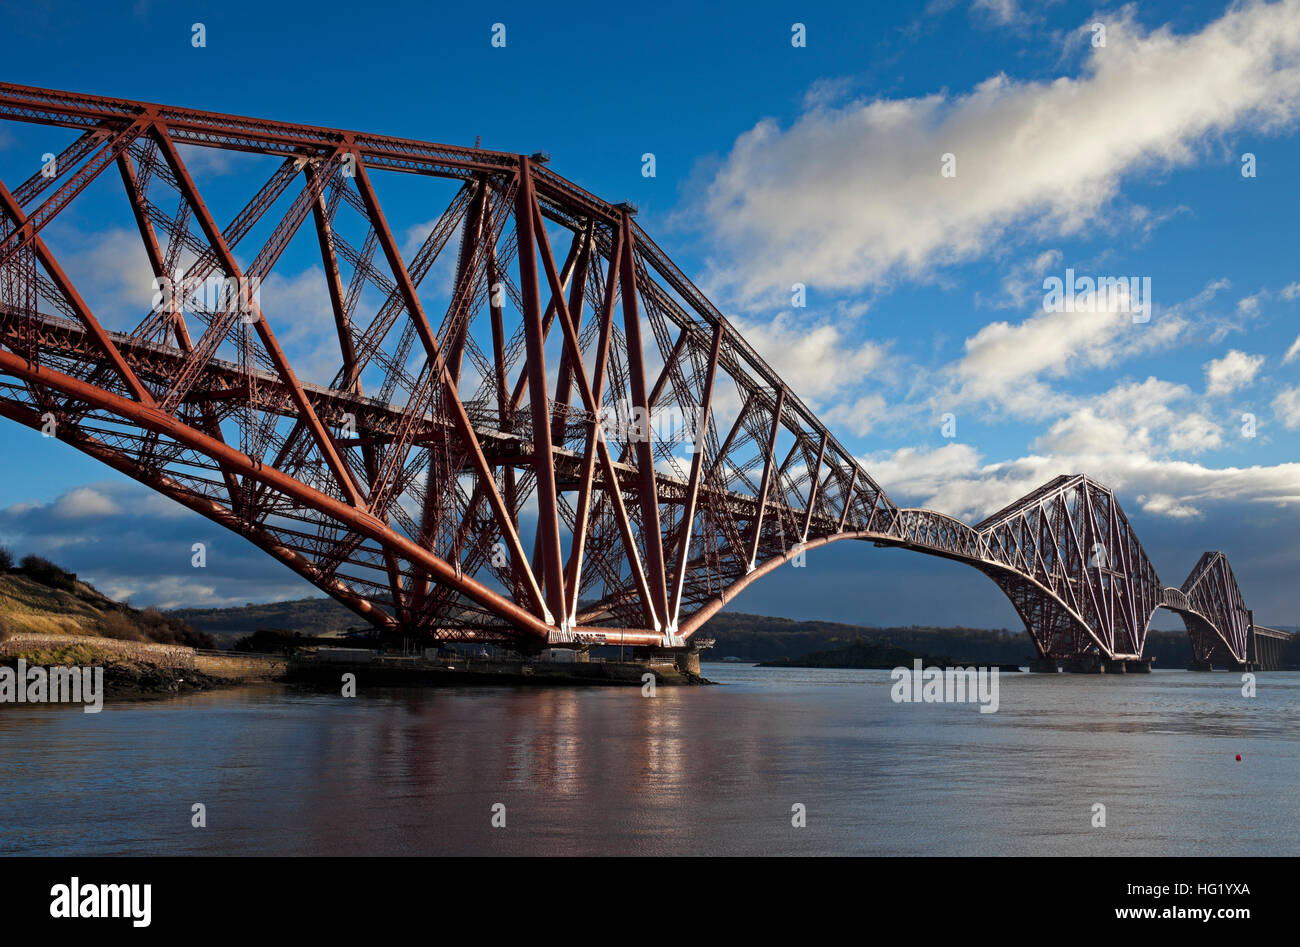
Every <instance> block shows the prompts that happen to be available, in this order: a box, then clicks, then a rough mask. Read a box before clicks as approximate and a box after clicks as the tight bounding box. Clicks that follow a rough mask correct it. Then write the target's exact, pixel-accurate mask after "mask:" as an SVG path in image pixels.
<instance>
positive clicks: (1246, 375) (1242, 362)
mask: <svg viewBox="0 0 1300 947" xmlns="http://www.w3.org/2000/svg"><path fill="white" fill-rule="evenodd" d="M1263 364H1264V356H1262V355H1247V354H1246V353H1245V352H1241V351H1239V350H1237V349H1232V350H1231V351H1229V352H1228V354H1227V355H1225V356H1223V358H1216V359H1214V360H1212V361H1209V362H1206V363H1205V393H1206V394H1207V395H1211V396H1213V395H1228V394H1232V392H1234V391H1238V390H1240V389H1242V388H1246V387H1248V386H1249V385H1251V384H1252V383H1253V382H1254V381H1255V376H1256V375H1257V374H1259V369H1260V367H1261V366H1262V365H1263Z"/></svg>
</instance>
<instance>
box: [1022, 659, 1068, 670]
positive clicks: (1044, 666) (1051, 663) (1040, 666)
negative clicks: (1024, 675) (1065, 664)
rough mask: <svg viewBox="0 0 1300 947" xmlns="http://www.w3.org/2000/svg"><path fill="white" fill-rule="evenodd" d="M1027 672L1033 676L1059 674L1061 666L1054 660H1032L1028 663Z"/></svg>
mask: <svg viewBox="0 0 1300 947" xmlns="http://www.w3.org/2000/svg"><path fill="white" fill-rule="evenodd" d="M1029 670H1030V671H1031V672H1032V673H1034V674H1059V673H1060V671H1061V664H1060V662H1059V661H1057V659H1056V658H1034V659H1033V660H1031V661H1030V662H1029Z"/></svg>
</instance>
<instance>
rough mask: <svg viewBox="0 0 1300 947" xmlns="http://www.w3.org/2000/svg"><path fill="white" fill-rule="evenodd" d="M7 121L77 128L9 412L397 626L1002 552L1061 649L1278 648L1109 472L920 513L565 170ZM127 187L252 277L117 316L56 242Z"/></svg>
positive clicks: (209, 271)
mask: <svg viewBox="0 0 1300 947" xmlns="http://www.w3.org/2000/svg"><path fill="white" fill-rule="evenodd" d="M0 117H3V118H5V119H9V120H14V121H18V122H26V123H34V124H37V125H40V126H45V127H46V129H47V130H50V129H52V130H55V131H58V132H59V133H60V134H62V135H63V136H64V137H65V140H66V144H65V147H63V148H62V151H61V152H59V153H58V154H53V153H51V154H49V155H47V156H46V159H45V160H44V161H43V163H42V164H41V166H40V167H39V168H36V169H34V170H33V172H32V174H31V176H30V177H28V178H27V179H26V180H24V181H22V182H21V183H20V184H18V185H17V186H15V187H13V188H12V190H11V189H10V188H9V187H8V186H7V185H5V184H0V415H3V416H4V417H7V418H9V419H11V420H14V421H17V422H19V423H21V424H25V425H28V426H31V427H34V428H38V429H41V430H43V431H45V432H46V433H50V434H52V435H53V436H55V437H58V438H59V439H60V440H62V441H64V442H66V443H68V444H70V445H72V446H73V447H75V448H77V449H79V450H81V451H83V452H85V453H86V454H88V455H90V456H91V457H94V458H96V459H97V460H100V461H102V462H103V463H105V464H107V465H109V466H110V467H113V468H114V469H116V470H118V471H120V472H122V473H124V474H126V475H127V476H129V477H132V478H134V479H136V480H138V481H140V482H141V483H144V484H146V485H147V486H149V487H151V488H152V489H154V490H156V491H158V492H160V493H162V494H164V495H165V496H168V497H170V498H171V499H173V500H175V501H176V502H178V503H181V504H183V505H185V506H186V507H188V508H190V509H192V510H195V511H197V512H199V513H201V514H202V515H204V516H206V517H208V518H209V519H211V520H213V521H214V522H216V523H218V524H220V525H222V526H224V527H226V528H227V529H230V530H232V531H234V532H237V533H239V534H240V535H242V536H244V537H246V538H247V539H248V540H249V541H251V542H253V543H255V544H256V545H257V546H259V547H260V548H262V549H263V550H265V551H266V552H267V553H268V554H270V555H271V556H273V557H274V558H276V559H278V560H279V561H280V562H282V563H284V564H285V565H286V566H288V567H289V568H291V569H293V570H294V571H295V572H297V573H298V574H299V575H301V576H303V577H305V578H306V579H308V580H309V581H310V582H312V583H313V584H314V585H316V586H317V587H318V588H320V589H322V590H323V591H324V592H326V593H328V594H329V595H331V596H333V597H334V598H336V599H337V600H339V601H340V602H342V603H344V604H345V605H347V606H348V607H349V608H351V609H352V610H353V611H355V612H356V613H357V614H358V615H360V616H362V617H363V618H364V619H366V620H367V621H369V622H371V623H372V624H374V625H375V626H378V627H379V628H381V629H384V630H388V631H391V632H394V633H401V634H403V635H408V636H410V635H414V636H428V637H433V638H442V639H451V640H484V641H506V642H513V643H515V644H517V645H519V646H522V647H525V648H528V647H541V646H545V645H552V646H554V645H560V646H564V645H583V644H590V643H621V644H630V645H635V646H644V647H653V648H682V647H689V642H690V639H691V638H692V636H693V635H695V633H696V632H697V631H698V630H699V629H700V628H701V627H702V626H703V625H704V623H705V622H706V621H707V620H708V619H709V618H710V617H711V616H712V615H713V614H715V613H716V612H717V611H718V610H719V609H720V608H722V607H723V605H724V604H726V602H728V601H729V600H730V599H731V597H732V596H734V595H735V594H736V593H738V592H739V591H740V590H741V589H743V588H744V587H745V586H746V585H748V584H749V583H750V582H752V581H754V580H755V579H757V578H759V577H761V576H763V575H765V574H766V573H768V572H770V571H772V570H773V569H774V568H776V567H778V566H780V565H781V564H783V563H785V562H787V561H789V560H790V559H791V558H793V557H794V556H796V555H799V554H801V553H802V552H803V551H804V550H807V549H810V548H814V547H817V546H821V545H824V544H826V543H830V542H835V541H838V540H843V539H858V540H865V541H870V542H873V543H875V544H877V545H881V546H894V547H900V548H906V549H912V550H915V551H918V552H923V553H927V554H930V555H936V556H941V557H945V558H948V559H953V560H957V561H961V562H965V563H968V564H969V565H972V566H973V567H975V568H977V569H979V570H980V571H981V572H983V573H985V574H986V575H988V576H989V577H990V578H991V579H992V580H993V581H994V582H995V583H996V584H997V585H998V587H999V588H1001V589H1002V591H1003V592H1004V593H1005V594H1006V595H1007V597H1008V598H1009V599H1010V600H1011V602H1012V603H1013V604H1014V606H1015V608H1016V610H1017V612H1018V613H1019V614H1020V616H1021V618H1022V619H1023V620H1024V622H1025V626H1026V628H1027V629H1028V632H1029V634H1030V636H1031V637H1032V639H1033V642H1034V645H1035V647H1036V648H1037V650H1038V652H1039V654H1040V655H1041V656H1044V657H1047V658H1084V657H1093V658H1097V659H1103V660H1125V659H1131V658H1137V657H1140V656H1141V655H1142V652H1143V646H1144V642H1145V638H1146V633H1147V627H1148V625H1149V623H1150V620H1151V617H1152V615H1153V613H1154V612H1155V610H1156V609H1158V608H1167V609H1171V610H1173V611H1175V612H1177V613H1178V614H1179V615H1181V616H1182V617H1183V619H1184V621H1185V623H1186V625H1187V630H1188V634H1189V636H1190V638H1191V642H1192V645H1193V649H1194V651H1195V655H1196V659H1197V661H1198V662H1199V663H1201V664H1203V665H1206V666H1208V665H1210V664H1211V663H1223V664H1228V665H1232V666H1240V665H1243V664H1245V663H1246V662H1247V661H1248V636H1249V631H1250V618H1249V613H1248V611H1247V610H1246V608H1245V605H1244V602H1243V600H1242V596H1241V592H1240V590H1239V589H1238V587H1237V583H1236V579H1235V578H1234V576H1233V574H1232V570H1231V568H1229V566H1228V562H1227V559H1226V558H1225V557H1224V556H1223V555H1222V554H1221V553H1206V554H1205V556H1203V557H1202V558H1201V560H1200V562H1199V563H1198V564H1197V566H1196V568H1195V569H1193V571H1192V574H1191V575H1190V576H1188V579H1187V581H1186V582H1184V583H1183V585H1182V586H1181V587H1180V588H1177V589H1175V588H1166V587H1164V586H1163V585H1162V583H1161V582H1160V580H1159V579H1158V577H1157V576H1156V572H1155V569H1154V567H1153V566H1152V564H1151V562H1150V561H1149V560H1148V559H1147V556H1146V554H1145V552H1144V551H1143V549H1142V546H1141V544H1140V543H1139V542H1138V539H1137V537H1136V536H1135V535H1134V533H1133V530H1132V528H1131V526H1130V525H1129V522H1128V519H1127V518H1126V517H1125V515H1124V513H1123V511H1122V510H1121V509H1120V507H1119V504H1118V502H1117V501H1116V498H1115V496H1114V494H1113V493H1112V492H1111V491H1110V490H1109V489H1107V488H1106V487H1104V486H1102V485H1101V484H1099V483H1097V482H1096V481H1094V480H1091V479H1089V478H1088V477H1086V476H1082V475H1076V476H1062V477H1058V478H1057V479H1056V480H1053V481H1052V482H1051V483H1048V484H1046V485H1044V486H1043V487H1041V488H1040V489H1038V490H1036V491H1034V492H1033V493H1031V494H1029V495H1028V496H1026V497H1024V498H1022V499H1020V500H1018V501H1016V502H1015V503H1013V504H1011V505H1010V506H1008V507H1007V508H1005V509H1003V510H1001V511H999V512H998V513H996V514H994V515H993V516H991V517H989V518H988V519H986V520H984V521H983V522H981V523H978V524H976V525H974V526H970V525H968V524H965V523H963V522H960V521H958V520H956V519H953V518H951V517H948V516H945V515H944V514H942V513H937V512H934V511H930V510H918V509H900V508H899V507H898V506H897V505H896V504H894V502H893V501H891V500H890V498H889V497H888V496H887V495H886V494H885V492H884V491H883V490H881V488H880V487H879V486H878V485H877V483H876V482H875V480H873V479H872V477H871V476H870V474H869V473H868V472H867V471H866V470H865V469H863V467H862V466H861V465H860V464H859V463H858V462H857V461H856V460H855V459H854V458H853V456H852V455H851V454H850V453H849V452H848V451H847V450H846V449H845V448H844V447H843V446H842V445H841V444H840V442H839V441H838V440H837V439H836V438H835V436H834V435H833V434H832V433H831V432H830V431H829V430H827V428H826V427H825V425H823V424H822V422H821V421H820V420H818V418H817V417H816V416H815V415H814V414H813V412H812V411H811V410H810V409H809V408H808V406H807V405H805V404H804V403H803V402H802V401H801V400H800V399H799V398H798V396H797V395H796V394H795V393H794V392H793V391H790V390H789V389H788V388H787V387H786V385H785V383H784V382H783V381H782V380H781V378H780V377H779V376H778V375H777V373H776V372H775V371H773V369H772V368H771V367H770V366H769V365H767V364H766V363H765V362H764V361H763V360H762V359H761V358H760V357H759V356H758V355H757V354H756V353H755V352H754V351H753V350H752V349H751V348H750V347H749V346H748V345H747V344H746V343H745V341H744V340H743V339H742V338H741V336H740V335H739V333H737V331H736V330H735V328H734V327H733V326H731V325H730V324H729V323H728V321H727V320H726V319H725V318H724V317H723V315H722V314H721V313H720V312H718V311H717V309H715V308H714V306H713V305H712V304H711V303H710V302H709V300H708V299H707V298H705V296H704V295H703V294H702V293H701V292H700V291H699V290H698V289H697V288H696V287H695V286H694V285H693V284H692V283H691V281H690V280H689V279H688V278H687V277H686V276H685V275H684V274H683V273H682V272H681V271H680V270H679V269H678V268H677V267H676V266H675V265H674V264H673V262H672V260H671V259H669V257H668V256H667V255H666V254H665V253H664V252H663V251H662V250H661V249H660V248H659V247H658V246H657V245H656V244H655V242H654V241H653V240H652V239H651V238H650V237H649V236H648V235H647V234H646V233H645V232H644V231H643V230H642V229H641V228H640V227H639V226H638V225H637V223H636V221H635V219H634V209H633V208H631V207H630V206H628V205H611V204H609V203H606V202H605V201H603V200H600V199H599V198H597V197H595V196H593V195H592V194H589V193H587V192H586V191H584V190H582V189H581V188H579V187H577V186H576V185H574V184H572V183H571V182H569V181H567V180H565V179H564V178H562V177H560V176H559V175H557V174H555V173H554V172H552V171H551V170H550V169H549V168H548V167H546V164H545V159H544V157H543V156H540V155H534V156H524V155H516V154H507V153H502V152H495V151H487V150H483V149H479V148H461V147H454V146H449V145H438V144H430V143H427V142H421V141H414V140H409V139H401V138H393V137H388V136H381V135H368V134H362V133H357V132H349V131H340V130H334V129H326V128H315V127H309V126H304V125H296V124H289V123H284V122H274V121H266V120H261V119H251V118H244V117H238V116H232V115H221V114H216V113H211V112H202V111H196V110H193V109H184V108H173V107H168V106H161V105H153V104H149V103H141V102H132V101H126V100H120V99H112V98H105V97H100V96H90V95H78V94H71V93H64V92H56V91H51V90H45V89H36V88H29V87H24V86H17V85H11V84H0ZM212 149H216V150H222V151H226V152H232V153H239V155H241V156H243V157H242V159H241V161H242V163H238V164H237V165H235V166H237V167H238V168H239V169H241V171H240V173H241V174H243V175H245V176H246V177H247V179H248V186H247V189H246V190H247V193H248V194H249V195H250V196H249V199H248V201H247V203H246V204H245V205H244V206H243V207H241V208H240V209H238V211H237V212H235V213H233V214H229V215H228V216H227V217H219V216H218V212H217V211H216V210H214V207H213V205H211V204H210V203H209V202H208V201H206V200H205V198H204V195H203V194H202V193H201V192H200V189H199V186H198V184H197V183H196V180H195V168H196V167H197V166H198V165H199V159H200V158H201V157H202V155H203V154H205V153H207V152H208V151H210V150H212ZM259 165H261V166H264V170H263V171H262V172H261V173H260V175H257V176H254V175H255V174H256V172H254V171H253V170H252V168H254V167H255V166H259ZM396 172H400V173H402V174H404V175H414V176H418V177H420V178H423V179H427V181H429V182H431V183H434V184H437V185H438V186H440V187H442V188H444V189H445V190H444V195H445V197H444V203H443V204H442V205H441V206H440V208H434V207H431V206H421V207H419V208H418V211H417V214H416V219H419V220H429V218H430V216H431V215H432V214H435V213H436V216H435V217H433V219H432V220H431V221H430V222H429V223H427V224H425V225H424V226H423V227H422V228H421V229H420V231H419V233H418V236H419V242H418V244H417V245H415V247H414V250H413V251H411V248H410V247H407V246H404V243H403V238H404V235H405V233H406V231H404V230H402V229H401V228H399V227H398V226H397V225H396V224H395V223H394V221H393V220H391V219H390V217H389V212H390V210H391V207H392V206H393V204H398V205H399V206H402V207H404V208H405V207H407V205H409V203H410V198H409V197H404V198H403V199H402V201H400V202H398V201H394V202H390V203H389V204H388V205H385V204H384V203H383V202H381V200H380V197H379V192H378V188H377V184H376V181H377V180H379V181H380V182H381V186H382V185H383V184H384V183H386V182H385V181H384V180H383V179H385V178H389V179H391V178H393V177H396V174H395V173H396ZM201 176H202V175H200V177H201ZM407 180H409V179H407ZM92 195H93V197H92ZM92 200H93V201H94V203H93V205H92V207H93V209H92V210H90V211H88V212H87V213H85V214H82V216H81V219H82V220H83V221H84V220H85V219H86V218H87V217H92V216H93V219H95V220H96V222H97V224H98V218H99V215H100V214H101V213H103V211H102V208H103V207H105V206H108V205H111V204H113V202H116V206H117V207H118V209H119V210H120V212H121V213H122V215H123V218H124V220H125V223H124V224H123V225H122V227H123V230H124V231H127V232H130V233H132V234H133V235H134V237H133V241H135V242H138V251H137V255H138V258H139V261H140V266H141V270H142V272H143V273H145V274H146V275H145V277H144V278H145V279H146V280H147V279H148V274H151V275H152V277H153V279H154V288H156V289H159V290H162V289H164V288H168V287H175V286H188V287H192V286H194V285H196V284H198V283H203V282H205V281H206V283H207V284H209V285H210V284H211V283H212V282H213V281H214V280H215V281H216V283H217V285H218V287H219V289H218V292H217V293H216V294H215V295H214V294H212V293H190V292H189V290H188V289H183V290H182V291H181V292H161V291H160V292H158V293H157V294H156V295H155V299H154V303H153V305H152V308H149V309H148V310H147V311H142V312H138V313H136V314H135V315H134V316H133V317H131V318H130V319H129V321H128V322H123V323H122V324H121V325H119V326H118V327H116V328H113V327H111V323H110V322H109V321H108V320H107V319H105V318H102V315H103V311H102V309H101V308H100V307H99V304H98V303H97V302H96V301H95V300H94V299H93V298H92V294H91V293H90V292H89V288H87V287H78V286H76V285H74V283H73V281H72V279H71V278H70V277H69V275H68V273H67V271H66V270H65V269H64V267H63V266H62V264H61V263H60V260H59V257H58V256H57V255H56V253H55V251H54V249H53V248H52V246H51V243H50V242H47V240H48V238H50V236H51V234H50V228H49V225H50V223H51V222H52V221H54V220H56V219H57V218H58V217H59V216H60V215H61V214H63V215H64V219H65V220H66V219H67V218H68V217H70V216H71V214H69V213H68V208H69V207H71V206H72V205H74V204H78V206H79V207H81V206H85V205H87V204H90V203H91V202H92ZM386 206H387V207H388V208H389V209H390V210H388V211H386V209H385V208H386ZM408 210H409V208H408ZM74 213H75V212H74ZM408 229H409V228H408ZM55 230H57V228H55ZM399 234H401V235H402V236H399ZM290 246H294V247H295V248H296V252H299V253H301V252H303V248H304V247H305V248H306V249H307V250H309V251H310V252H311V254H312V257H313V260H314V264H313V269H312V270H311V272H314V273H316V274H317V275H318V277H319V281H320V282H321V283H322V284H323V286H321V287H320V290H321V291H320V297H321V298H322V299H323V300H327V301H328V302H327V305H328V313H329V315H328V320H327V322H326V323H325V326H326V328H325V329H324V331H325V332H326V333H327V334H328V335H329V336H332V337H334V338H335V339H336V342H335V343H334V352H335V358H334V367H335V369H336V370H334V371H333V373H332V375H331V374H329V373H328V372H327V373H326V374H324V375H319V374H318V375H316V376H313V377H308V376H307V374H306V373H309V372H310V371H311V369H310V368H304V367H303V366H301V365H300V366H299V367H298V368H295V366H294V365H293V364H291V363H290V360H289V358H288V357H287V356H286V354H285V351H284V348H283V347H282V346H281V344H280V342H279V339H278V337H277V329H278V330H279V331H280V332H281V333H283V334H285V335H289V334H294V335H297V336H301V335H302V331H301V323H302V321H303V320H304V319H305V316H304V314H303V313H302V312H301V311H297V310H295V309H294V308H292V307H291V306H286V308H287V309H288V311H267V309H266V308H264V304H266V303H268V299H263V298H262V297H261V295H260V293H258V292H257V291H256V290H257V288H258V287H259V286H261V285H262V284H263V283H264V282H265V281H266V280H267V278H268V277H270V276H271V275H273V273H275V267H276V264H277V263H278V262H279V261H280V259H281V257H282V256H283V255H284V253H285V252H286V251H287V250H288V248H289V247H290ZM180 271H183V272H184V273H185V274H186V277H187V279H188V282H185V281H182V280H178V279H177V278H176V277H177V276H178V274H179V272H180ZM169 281H170V282H169ZM440 283H443V284H446V285H445V286H439V284H440ZM83 288H84V289H86V290H87V291H86V294H85V295H83V292H82V290H83ZM267 308H269V306H268V307H267ZM118 321H119V322H121V320H118ZM295 323H298V325H297V326H296V325H295ZM317 372H319V369H317ZM664 418H674V419H680V420H681V421H682V423H681V424H671V425H665V424H663V423H661V422H662V419H664Z"/></svg>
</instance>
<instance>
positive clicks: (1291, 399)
mask: <svg viewBox="0 0 1300 947" xmlns="http://www.w3.org/2000/svg"><path fill="white" fill-rule="evenodd" d="M1273 414H1274V415H1275V416H1276V417H1277V419H1278V420H1279V421H1281V422H1282V426H1283V427H1285V428H1286V429H1287V430H1288V431H1295V430H1298V429H1300V388H1283V389H1282V390H1281V391H1279V392H1278V393H1277V396H1276V397H1275V398H1274V399H1273Z"/></svg>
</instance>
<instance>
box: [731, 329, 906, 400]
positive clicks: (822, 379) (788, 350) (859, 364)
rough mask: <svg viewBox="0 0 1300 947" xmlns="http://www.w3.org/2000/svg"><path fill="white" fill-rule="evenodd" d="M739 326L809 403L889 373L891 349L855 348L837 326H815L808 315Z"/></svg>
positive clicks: (871, 344)
mask: <svg viewBox="0 0 1300 947" xmlns="http://www.w3.org/2000/svg"><path fill="white" fill-rule="evenodd" d="M733 322H734V323H735V325H736V328H737V329H738V330H739V331H740V334H741V336H742V337H743V338H744V339H745V341H746V342H748V343H749V344H750V346H751V347H753V349H754V351H756V352H758V354H759V355H760V356H761V357H762V358H763V360H764V361H766V362H768V363H769V364H770V365H771V366H772V367H773V368H774V369H776V372H777V374H779V375H780V376H781V378H782V380H784V381H785V383H786V384H787V385H788V386H789V388H790V390H791V391H793V392H795V393H796V394H797V395H799V397H800V398H803V399H805V400H815V399H817V398H824V397H827V396H830V395H834V394H835V393H837V392H839V391H841V390H843V389H844V388H846V387H848V386H850V385H854V384H860V383H861V382H862V380H863V378H864V376H866V375H867V374H868V373H871V372H877V371H881V370H883V369H884V367H885V366H884V362H885V356H886V353H887V348H886V346H885V345H883V344H880V343H877V342H873V341H867V342H863V343H860V344H858V345H854V344H853V343H851V342H849V341H848V339H847V338H846V334H845V332H844V330H843V329H842V328H841V327H840V325H838V324H835V323H829V322H824V323H822V324H820V325H814V324H811V323H810V321H809V318H808V317H807V316H806V315H796V314H793V313H790V312H782V313H780V314H778V315H777V316H776V318H774V319H772V320H771V321H769V322H766V323H757V322H755V323H747V322H744V321H742V320H740V319H736V320H733ZM842 323H843V320H841V324H842Z"/></svg>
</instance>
